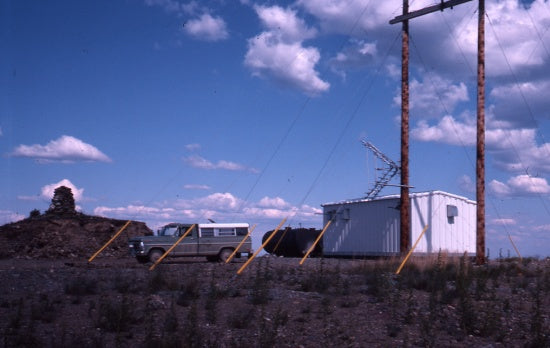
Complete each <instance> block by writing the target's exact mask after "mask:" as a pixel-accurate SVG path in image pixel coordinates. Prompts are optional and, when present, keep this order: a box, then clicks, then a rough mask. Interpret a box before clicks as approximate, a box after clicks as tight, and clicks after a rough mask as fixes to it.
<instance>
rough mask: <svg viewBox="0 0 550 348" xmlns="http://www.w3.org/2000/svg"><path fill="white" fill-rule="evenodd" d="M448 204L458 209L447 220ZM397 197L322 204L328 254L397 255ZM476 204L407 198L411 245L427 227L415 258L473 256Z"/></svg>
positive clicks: (437, 195)
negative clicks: (423, 255)
mask: <svg viewBox="0 0 550 348" xmlns="http://www.w3.org/2000/svg"><path fill="white" fill-rule="evenodd" d="M447 205H454V206H456V207H457V211H458V216H456V217H454V219H452V220H449V218H448V217H447ZM398 206H399V197H396V196H389V197H385V198H384V197H383V198H381V199H378V200H373V201H355V202H354V201H351V202H342V203H330V204H325V205H323V208H324V213H325V214H324V223H325V224H326V223H327V222H328V220H329V219H330V217H331V215H330V212H337V214H336V218H335V219H334V220H333V223H332V224H331V226H330V227H329V229H328V230H327V231H326V233H325V236H324V252H325V254H326V255H334V256H335V255H390V254H395V253H398V252H399V235H400V231H399V229H400V223H399V220H400V219H399V210H398ZM475 207H476V203H475V202H473V201H470V200H467V199H466V198H463V197H460V196H455V195H452V194H448V193H445V192H442V191H432V192H425V193H416V194H411V246H412V245H413V244H414V242H415V241H416V240H417V239H418V236H419V235H420V234H421V233H422V230H423V229H424V227H425V226H426V225H427V226H428V228H427V230H426V233H425V234H424V236H423V237H422V239H421V240H420V241H419V243H418V245H417V248H416V250H415V253H437V252H439V251H440V250H441V251H446V252H449V253H463V252H468V253H470V254H472V253H475V250H476V248H475V243H476V236H475V230H476V221H475V219H476V208H475Z"/></svg>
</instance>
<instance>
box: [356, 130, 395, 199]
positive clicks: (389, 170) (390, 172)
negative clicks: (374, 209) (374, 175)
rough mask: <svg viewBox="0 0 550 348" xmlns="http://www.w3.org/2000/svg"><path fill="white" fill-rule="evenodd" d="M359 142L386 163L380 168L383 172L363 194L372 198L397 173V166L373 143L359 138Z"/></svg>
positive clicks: (367, 197)
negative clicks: (384, 166) (365, 193)
mask: <svg viewBox="0 0 550 348" xmlns="http://www.w3.org/2000/svg"><path fill="white" fill-rule="evenodd" d="M361 143H362V144H363V145H364V146H365V147H366V148H367V149H369V150H371V151H372V152H373V153H374V155H375V156H376V157H378V158H380V159H381V160H382V161H383V162H384V163H386V165H387V167H386V168H381V169H382V170H383V171H384V172H383V173H382V175H381V176H380V177H379V178H378V179H377V180H376V181H375V183H374V187H373V188H372V189H371V190H370V191H369V192H367V195H366V196H365V198H366V199H374V198H376V197H377V196H378V193H380V191H381V190H382V189H383V188H384V187H386V186H387V185H388V183H389V182H390V180H391V179H392V178H393V177H394V176H395V175H396V174H397V172H398V171H399V166H398V165H397V164H396V163H395V162H394V161H392V160H391V159H390V158H389V157H388V156H386V155H384V154H383V153H382V152H381V151H380V150H378V149H377V148H376V146H374V145H373V144H371V143H370V142H368V141H366V140H361Z"/></svg>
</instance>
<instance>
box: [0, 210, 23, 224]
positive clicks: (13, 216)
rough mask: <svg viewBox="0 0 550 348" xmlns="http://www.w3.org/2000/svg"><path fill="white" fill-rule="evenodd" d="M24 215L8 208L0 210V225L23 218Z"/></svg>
mask: <svg viewBox="0 0 550 348" xmlns="http://www.w3.org/2000/svg"><path fill="white" fill-rule="evenodd" d="M24 218H25V216H24V215H21V214H19V213H16V212H13V211H10V210H0V225H5V224H9V223H12V222H17V221H19V220H23V219H24Z"/></svg>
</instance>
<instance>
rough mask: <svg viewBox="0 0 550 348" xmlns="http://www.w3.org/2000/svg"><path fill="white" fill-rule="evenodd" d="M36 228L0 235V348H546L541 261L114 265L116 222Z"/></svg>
mask: <svg viewBox="0 0 550 348" xmlns="http://www.w3.org/2000/svg"><path fill="white" fill-rule="evenodd" d="M69 215H70V216H52V215H40V216H34V217H33V218H29V219H25V220H23V221H21V222H18V223H15V224H9V225H5V226H1V227H0V294H2V295H1V297H0V333H1V334H0V337H2V339H1V341H0V347H56V348H57V347H79V348H85V347H381V346H382V347H466V346H471V347H497V346H503V347H523V346H525V347H550V260H549V259H543V260H537V259H524V260H517V259H502V260H496V261H492V262H490V263H488V264H487V265H483V266H474V265H473V264H472V263H471V262H470V260H467V259H464V258H454V259H453V258H448V257H446V256H445V255H437V256H434V257H433V258H415V259H412V260H410V261H409V262H408V263H407V265H406V266H405V268H404V269H403V271H402V272H401V273H400V275H395V271H396V269H397V268H398V266H399V261H400V260H388V259H385V260H343V259H323V258H310V259H307V260H306V262H305V263H304V264H303V265H299V261H300V260H299V259H297V258H282V257H274V256H263V257H258V258H256V259H254V260H253V261H252V262H251V263H250V265H249V267H248V268H246V269H244V270H243V271H242V273H241V274H237V271H238V270H239V269H240V268H241V267H243V265H244V262H245V261H246V260H245V259H244V258H242V259H236V260H235V261H234V262H232V263H230V264H222V263H212V262H206V260H205V259H202V258H200V259H177V260H174V259H166V260H165V261H164V262H163V263H162V264H160V265H159V266H158V267H157V268H155V269H154V270H153V271H150V270H149V266H150V265H148V264H140V263H138V262H137V261H136V260H135V259H133V258H130V257H129V256H128V255H127V250H126V242H127V240H128V237H129V236H134V235H140V234H147V233H150V230H149V229H148V228H147V227H146V226H145V224H143V223H139V222H132V224H131V225H130V227H129V228H128V230H127V231H125V232H124V233H123V234H122V235H121V236H120V238H119V239H118V240H117V241H116V242H114V243H113V244H112V245H111V246H109V247H108V248H107V249H105V251H104V252H102V253H101V254H100V255H99V256H98V257H97V258H96V259H95V260H93V262H88V261H87V260H88V258H89V257H90V256H91V255H92V254H93V253H94V252H95V251H96V250H98V249H99V248H100V247H101V246H102V245H103V244H104V243H105V242H106V241H107V240H109V239H110V237H111V236H112V235H113V234H114V233H116V232H117V231H118V230H119V229H120V227H122V225H123V224H124V223H125V221H120V220H109V219H103V218H98V217H90V216H85V215H82V214H76V215H75V214H69Z"/></svg>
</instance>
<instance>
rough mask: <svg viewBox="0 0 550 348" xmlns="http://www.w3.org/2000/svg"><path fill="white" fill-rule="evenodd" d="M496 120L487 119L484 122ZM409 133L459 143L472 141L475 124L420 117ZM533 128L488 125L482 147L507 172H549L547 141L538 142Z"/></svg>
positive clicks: (468, 143)
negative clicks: (492, 127) (436, 120)
mask: <svg viewBox="0 0 550 348" xmlns="http://www.w3.org/2000/svg"><path fill="white" fill-rule="evenodd" d="M493 123H494V124H498V123H496V122H493V121H492V120H491V119H489V120H488V122H487V124H488V125H489V126H490V125H491V124H493ZM411 137H412V138H413V139H415V140H419V141H432V142H438V143H445V144H451V145H460V146H462V145H463V146H473V145H475V144H476V138H477V135H476V125H475V124H474V120H473V119H472V118H468V117H465V118H464V120H463V121H462V122H460V121H457V120H455V119H454V118H453V117H452V116H444V117H443V118H442V119H441V120H440V121H439V122H438V123H437V124H435V125H429V124H428V122H427V121H425V120H421V121H419V122H418V123H417V125H416V127H415V128H413V129H412V130H411ZM535 137H536V131H535V130H534V129H501V128H496V129H491V128H489V127H487V129H486V131H485V144H486V151H487V152H488V153H489V154H491V159H492V160H493V161H494V164H495V166H496V167H498V168H500V169H502V170H505V171H507V172H511V173H518V172H524V173H525V172H526V171H528V173H529V174H530V175H534V176H537V175H541V174H545V173H550V143H544V144H542V145H538V144H537V142H536V139H535Z"/></svg>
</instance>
